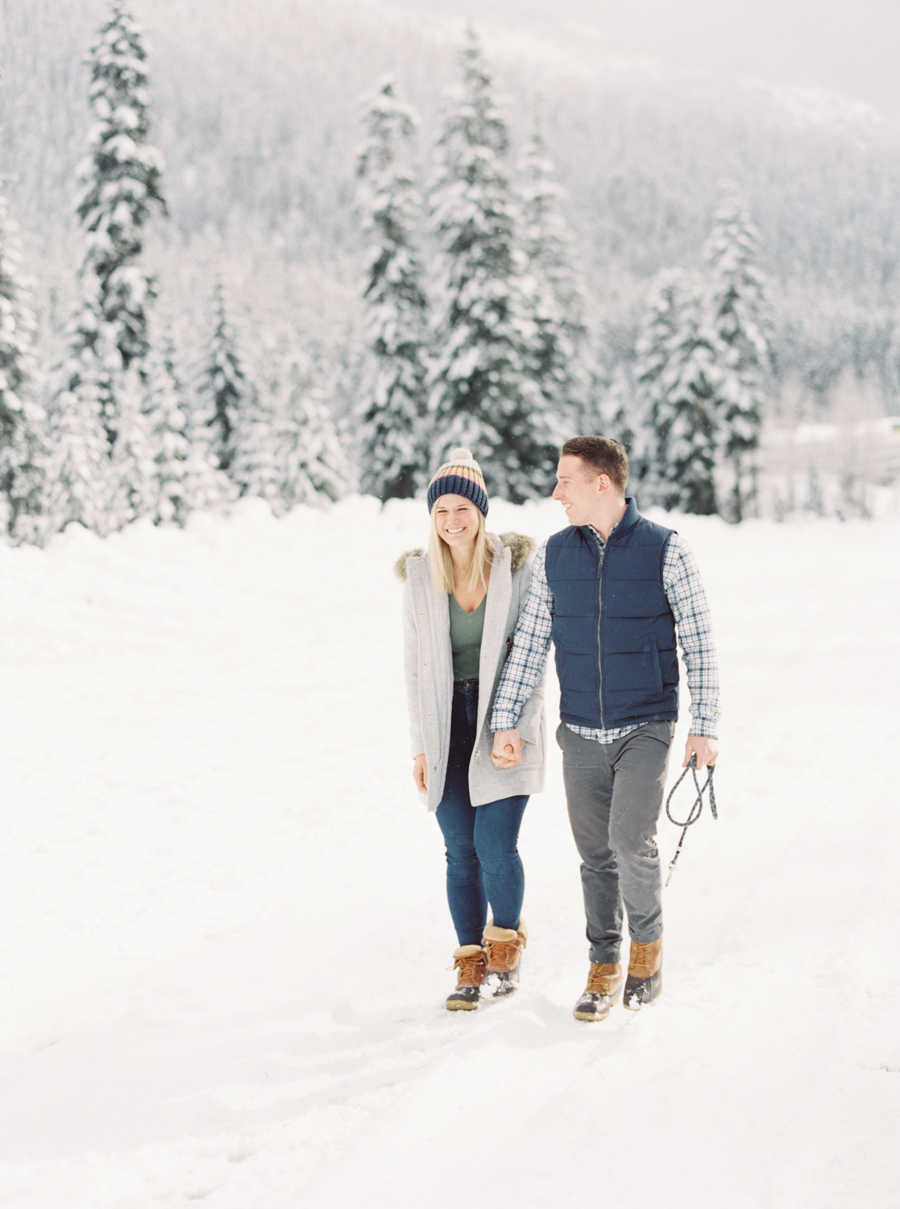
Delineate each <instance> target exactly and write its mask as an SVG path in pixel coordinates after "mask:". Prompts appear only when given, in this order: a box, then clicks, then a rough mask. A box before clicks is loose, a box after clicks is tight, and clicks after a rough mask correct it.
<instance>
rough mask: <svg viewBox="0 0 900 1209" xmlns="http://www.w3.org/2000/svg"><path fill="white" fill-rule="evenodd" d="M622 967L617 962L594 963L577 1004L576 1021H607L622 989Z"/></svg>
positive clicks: (574, 1014)
mask: <svg viewBox="0 0 900 1209" xmlns="http://www.w3.org/2000/svg"><path fill="white" fill-rule="evenodd" d="M622 977H623V976H622V967H621V966H620V965H619V963H618V962H617V961H616V962H601V961H592V962H591V969H590V973H589V974H588V980H587V986H586V987H585V988H584V994H583V995H582V996H581V998H580V999H579V1000H578V1002H577V1003H576V1004H575V1011H574V1012H573V1013H572V1015H573V1016H574V1017H575V1019H576V1020H605V1019H606V1017H607V1016H608V1015H609V1010H610V1008H611V1007H612V1005H613V1001H614V1000H615V997H616V996H617V995H618V993H619V991H621V989H622Z"/></svg>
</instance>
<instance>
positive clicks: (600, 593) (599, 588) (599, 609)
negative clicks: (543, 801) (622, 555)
mask: <svg viewBox="0 0 900 1209" xmlns="http://www.w3.org/2000/svg"><path fill="white" fill-rule="evenodd" d="M608 553H609V549H608V548H606V549H604V550H602V551H601V552H600V575H599V576H598V578H597V674H598V676H599V680H600V727H601V729H602V730H606V722H605V721H604V718H603V658H602V656H601V653H600V621H601V619H602V617H603V572H604V571H605V570H606V556H607V554H608Z"/></svg>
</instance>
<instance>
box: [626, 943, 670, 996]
mask: <svg viewBox="0 0 900 1209" xmlns="http://www.w3.org/2000/svg"><path fill="white" fill-rule="evenodd" d="M661 991H662V938H660V939H659V940H654V941H651V943H650V944H648V945H639V944H638V943H637V941H634V940H633V941H632V942H631V956H630V957H629V959H628V977H627V978H626V979H625V994H624V995H623V997H622V1005H623V1007H627V1008H631V1010H632V1011H633V1012H636V1011H638V1010H639V1009H640V1007H641V1005H642V1004H644V1003H652V1002H653V1000H654V999H658V998H659V995H660V992H661Z"/></svg>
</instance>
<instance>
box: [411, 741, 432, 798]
mask: <svg viewBox="0 0 900 1209" xmlns="http://www.w3.org/2000/svg"><path fill="white" fill-rule="evenodd" d="M413 780H414V781H415V783H416V789H418V791H419V793H428V762H427V760H426V759H425V753H424V751H423V752H422V753H421V754H420V755H418V756H416V758H415V760H414V762H413Z"/></svg>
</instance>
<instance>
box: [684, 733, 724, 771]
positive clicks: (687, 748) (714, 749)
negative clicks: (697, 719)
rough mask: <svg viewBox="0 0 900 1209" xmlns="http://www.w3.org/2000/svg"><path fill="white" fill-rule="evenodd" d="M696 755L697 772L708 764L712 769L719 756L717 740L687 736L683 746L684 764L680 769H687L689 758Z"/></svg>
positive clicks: (699, 736)
mask: <svg viewBox="0 0 900 1209" xmlns="http://www.w3.org/2000/svg"><path fill="white" fill-rule="evenodd" d="M695 753H696V755H697V771H698V772H699V771H700V769H701V768H705V767H706V765H707V764H708V765H709V766H710V768H712V766H713V764H715V762H716V760H717V758H718V755H719V743H718V740H717V739H704V738H703V737H702V736H701V735H688V738H687V743H685V745H684V763H683V764H682V765H681V767H682V768H687V766H688V764H690V762H691V756H692V755H694V754H695Z"/></svg>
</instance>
